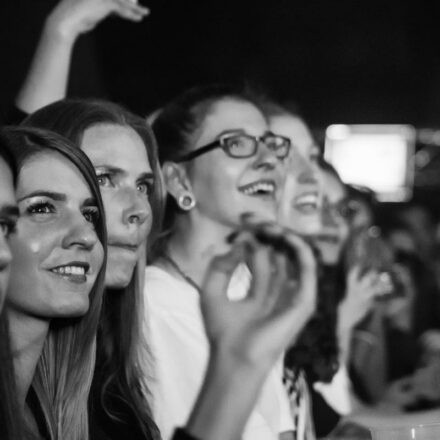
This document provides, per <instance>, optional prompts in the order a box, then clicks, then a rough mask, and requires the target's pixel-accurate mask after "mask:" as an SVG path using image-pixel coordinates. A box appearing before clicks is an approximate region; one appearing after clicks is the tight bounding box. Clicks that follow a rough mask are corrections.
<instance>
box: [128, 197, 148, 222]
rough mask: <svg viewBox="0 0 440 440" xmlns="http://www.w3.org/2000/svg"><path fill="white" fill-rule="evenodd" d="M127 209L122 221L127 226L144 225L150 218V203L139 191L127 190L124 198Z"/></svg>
mask: <svg viewBox="0 0 440 440" xmlns="http://www.w3.org/2000/svg"><path fill="white" fill-rule="evenodd" d="M124 202H125V207H124V208H123V210H122V220H123V222H124V224H126V225H131V224H134V225H142V224H143V223H145V221H146V220H147V218H148V213H149V209H148V201H147V200H146V199H145V197H144V196H141V195H140V194H139V193H138V192H137V191H134V190H127V191H126V192H125V197H124Z"/></svg>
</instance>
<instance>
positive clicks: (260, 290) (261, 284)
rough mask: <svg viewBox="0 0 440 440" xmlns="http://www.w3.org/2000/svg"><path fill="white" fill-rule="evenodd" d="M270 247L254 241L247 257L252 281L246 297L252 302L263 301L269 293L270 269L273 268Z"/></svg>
mask: <svg viewBox="0 0 440 440" xmlns="http://www.w3.org/2000/svg"><path fill="white" fill-rule="evenodd" d="M271 253H272V249H271V248H270V247H269V246H265V245H262V244H258V243H256V244H255V245H254V247H253V248H252V253H251V254H250V255H249V257H248V259H247V260H248V267H249V270H250V272H251V273H252V281H251V286H250V289H249V294H248V298H249V300H253V301H254V302H260V303H263V302H264V300H265V298H266V297H267V295H269V294H270V292H269V290H270V282H271V278H272V271H273V270H275V269H274V267H273V261H272V255H271Z"/></svg>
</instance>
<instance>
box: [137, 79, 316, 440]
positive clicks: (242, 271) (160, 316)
mask: <svg viewBox="0 0 440 440" xmlns="http://www.w3.org/2000/svg"><path fill="white" fill-rule="evenodd" d="M153 131H154V133H155V135H156V137H157V141H158V145H159V157H160V162H161V164H162V171H163V175H164V180H165V184H166V189H167V193H168V195H167V206H166V215H165V217H166V218H165V231H164V235H163V237H162V240H161V241H160V242H159V244H158V246H157V247H156V253H155V255H154V260H153V264H152V265H150V266H149V267H147V270H146V276H145V285H146V288H145V296H146V303H147V310H146V313H147V316H148V322H149V327H150V328H149V331H150V336H151V342H152V352H153V357H154V359H155V364H154V367H155V368H154V371H155V377H154V378H153V379H154V381H153V388H152V391H153V412H154V414H155V417H156V422H157V423H158V425H159V427H160V429H161V432H162V435H163V437H164V438H165V439H167V438H169V437H170V434H171V432H172V430H173V427H175V426H178V425H181V424H182V422H183V421H184V420H186V418H187V416H188V414H189V411H190V408H191V406H192V405H193V402H194V401H195V399H196V397H197V394H198V392H199V389H200V386H201V381H202V378H203V375H204V372H205V369H206V367H207V361H208V355H209V351H210V350H209V346H208V339H209V334H208V337H207V334H206V330H205V328H204V325H203V321H202V317H201V311H200V302H201V301H202V303H203V296H204V292H203V290H202V289H201V285H202V282H203V279H204V277H205V276H206V273H207V269H208V263H209V260H210V259H211V258H212V256H213V255H216V254H218V253H227V252H228V251H230V249H231V244H232V243H233V241H234V235H231V234H232V233H233V232H234V231H235V230H236V229H237V228H242V227H244V228H246V227H249V226H248V225H249V224H255V223H256V224H258V223H259V222H263V223H264V224H265V225H267V227H273V228H275V227H278V226H276V224H275V222H276V219H277V218H276V217H277V200H278V195H279V191H280V190H281V186H282V183H283V173H284V159H285V158H286V157H287V155H288V154H289V150H290V142H289V140H288V139H287V138H285V137H282V136H279V135H276V134H274V133H271V132H270V131H269V129H268V126H267V124H266V121H265V118H264V116H263V114H262V113H261V111H260V110H259V109H258V107H257V106H256V104H254V103H253V101H252V99H251V98H249V97H248V96H246V95H245V94H243V93H241V92H238V91H236V90H235V89H233V88H230V87H224V86H205V87H199V88H195V89H192V90H190V91H188V92H186V93H183V94H182V95H181V96H179V97H178V98H176V99H175V100H174V101H173V102H171V103H170V104H168V105H167V106H166V107H165V108H164V109H162V111H161V112H160V113H159V115H158V117H157V118H156V119H155V121H154V123H153ZM250 285H252V275H251V274H250V272H249V265H245V264H242V265H239V266H238V268H237V270H236V271H235V272H234V275H233V277H232V280H231V282H230V283H229V285H228V289H227V290H228V292H227V294H228V297H229V299H230V300H231V301H246V294H247V290H248V288H249V286H250ZM309 288H310V286H302V287H301V288H300V289H299V290H300V291H301V292H300V293H298V292H296V294H298V295H301V298H302V301H298V305H297V309H296V312H297V316H296V319H295V320H294V328H293V329H292V334H291V336H292V339H294V336H295V334H297V333H298V332H299V330H300V329H301V328H302V327H303V325H304V323H305V322H306V321H307V319H308V317H309V316H310V312H311V309H310V303H309V301H310V300H312V301H313V296H314V294H313V292H307V295H305V291H307V290H308V289H309ZM294 290H295V289H294ZM292 295H295V292H294V291H292ZM307 296H308V297H307ZM230 325H231V326H239V325H240V322H236V321H231V322H230ZM256 331H258V330H257V329H256ZM213 350H214V352H215V347H213V348H211V354H212V351H213ZM249 350H250V351H251V352H252V350H253V348H252V347H249ZM260 350H261V357H258V359H253V362H257V363H258V364H259V367H258V368H262V369H267V367H268V364H267V360H268V359H265V357H264V356H263V354H264V352H265V350H266V347H264V346H261V347H260ZM245 351H246V350H245ZM280 354H281V353H280ZM236 355H237V356H239V357H240V353H236ZM242 355H243V357H245V356H247V355H246V353H245V352H244V353H242ZM281 375H282V365H281V362H278V363H277V364H276V366H275V367H274V368H273V369H272V370H271V371H270V373H269V376H268V378H267V380H266V382H265V384H264V385H263V388H262V391H261V393H260V394H259V396H258V399H257V402H256V404H255V407H254V410H253V412H252V414H251V416H250V418H249V421H248V423H247V424H246V428H245V430H244V433H243V438H244V439H253V440H256V439H275V438H279V437H280V436H281V437H282V438H291V435H292V432H293V430H294V424H293V420H292V418H291V416H290V412H289V408H288V401H287V396H286V393H285V391H284V389H283V386H282V381H281ZM218 392H219V393H221V392H222V390H221V389H219V390H218ZM256 397H257V396H255V398H256ZM229 411H230V413H231V416H232V414H233V412H234V409H233V408H231V409H230V410H229ZM224 429H225V430H226V429H228V427H227V426H224Z"/></svg>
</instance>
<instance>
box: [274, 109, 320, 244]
mask: <svg viewBox="0 0 440 440" xmlns="http://www.w3.org/2000/svg"><path fill="white" fill-rule="evenodd" d="M269 127H270V130H271V131H272V132H273V133H276V134H279V135H282V136H286V137H288V138H289V139H290V142H291V150H290V157H289V160H288V161H287V163H286V165H287V175H286V180H285V184H284V191H283V194H282V196H281V199H280V212H279V221H280V223H282V224H283V225H285V226H288V227H290V228H292V229H294V230H295V231H297V232H298V233H300V234H304V235H314V234H317V233H318V232H319V230H320V229H321V211H320V205H321V197H320V185H319V179H318V175H319V173H318V169H317V165H316V159H317V156H318V154H319V150H318V147H317V146H316V144H315V143H314V141H313V138H312V135H311V133H310V131H309V130H308V128H307V126H306V125H305V124H304V123H303V122H302V120H301V119H299V118H298V117H295V116H292V115H277V116H273V117H271V118H270V120H269Z"/></svg>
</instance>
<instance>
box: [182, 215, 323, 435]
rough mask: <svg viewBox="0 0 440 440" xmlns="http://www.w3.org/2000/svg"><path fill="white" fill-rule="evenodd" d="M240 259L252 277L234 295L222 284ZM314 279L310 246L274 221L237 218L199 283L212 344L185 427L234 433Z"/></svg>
mask: <svg viewBox="0 0 440 440" xmlns="http://www.w3.org/2000/svg"><path fill="white" fill-rule="evenodd" d="M239 264H246V265H247V267H248V268H249V270H250V272H251V276H252V279H251V283H250V289H249V292H248V295H247V296H246V297H245V298H244V299H241V300H236V301H233V300H230V299H228V297H227V294H226V292H227V288H228V285H229V282H230V280H231V277H232V274H233V273H234V270H235V269H236V268H237V266H238V265H239ZM316 284H317V276H316V263H315V259H314V256H313V253H312V250H311V248H310V247H309V246H308V245H307V244H306V243H305V242H304V241H303V240H302V239H301V238H300V237H298V236H297V235H295V234H294V233H293V232H292V231H290V230H287V229H285V228H281V227H280V226H278V225H276V224H274V223H268V222H259V221H258V220H257V219H250V218H247V220H245V221H244V223H243V227H242V228H241V229H240V230H239V231H237V233H236V234H235V236H234V239H233V245H232V250H231V251H230V252H229V253H227V254H225V255H221V256H218V257H215V258H214V259H213V260H212V261H211V264H210V267H209V269H208V272H207V275H206V277H205V280H204V283H203V285H202V288H201V292H200V293H201V295H200V301H201V309H202V313H203V318H204V322H205V328H206V333H207V336H208V339H209V342H210V347H211V351H210V357H209V362H208V367H207V371H206V376H205V379H204V382H203V386H202V389H201V391H200V394H199V396H198V399H197V402H196V405H195V406H194V408H193V411H192V413H191V416H190V418H189V421H188V424H187V426H186V427H187V430H188V432H189V433H191V434H192V435H194V436H195V437H196V438H203V439H206V440H235V439H237V438H240V437H241V434H242V431H243V428H244V425H245V423H246V421H247V419H248V417H249V414H250V413H251V411H252V409H253V407H254V405H255V402H256V400H257V398H258V394H259V392H260V390H261V387H262V385H263V382H264V380H265V378H266V376H267V374H268V373H269V370H270V368H271V367H273V365H274V364H275V362H276V361H277V360H278V359H279V358H280V356H281V354H282V353H283V351H284V350H285V349H286V348H287V347H288V345H289V344H290V343H291V342H292V341H294V340H295V339H296V337H297V336H298V334H299V333H300V331H301V330H302V328H303V327H304V325H305V324H306V322H307V320H308V319H309V318H310V316H311V315H312V313H313V311H314V309H315V304H316ZM280 381H281V373H280Z"/></svg>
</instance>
